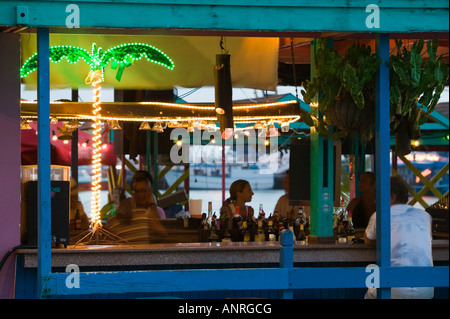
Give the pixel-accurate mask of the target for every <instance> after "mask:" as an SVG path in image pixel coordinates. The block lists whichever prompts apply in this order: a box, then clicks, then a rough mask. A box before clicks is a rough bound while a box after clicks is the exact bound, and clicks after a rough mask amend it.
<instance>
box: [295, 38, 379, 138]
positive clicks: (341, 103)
mask: <svg viewBox="0 0 450 319" xmlns="http://www.w3.org/2000/svg"><path fill="white" fill-rule="evenodd" d="M318 46H319V48H318V50H317V52H316V53H315V55H314V69H315V76H314V77H313V78H312V80H311V81H309V80H306V81H304V82H303V83H302V86H303V88H304V90H302V91H301V92H302V95H303V98H304V101H305V103H307V104H311V103H312V102H315V101H317V102H318V105H319V108H318V109H319V111H320V112H321V113H322V114H323V115H324V116H323V118H322V119H321V118H319V117H318V116H317V114H313V116H311V115H310V114H303V116H302V119H303V121H304V122H305V123H306V124H307V125H309V126H314V127H315V128H316V130H317V132H318V133H319V134H321V135H323V136H329V137H330V138H332V139H335V138H343V137H345V136H347V135H349V134H352V133H354V132H359V133H360V138H362V139H365V140H368V139H370V138H371V137H372V136H373V129H374V124H375V122H374V118H375V116H374V115H375V74H376V72H377V70H378V68H379V66H380V63H381V59H378V58H376V57H375V55H374V54H372V50H371V47H370V46H366V45H364V44H359V43H354V44H353V45H352V46H351V47H349V48H348V49H347V51H346V53H345V56H344V57H342V56H341V55H340V54H339V53H338V52H337V51H336V50H334V49H330V48H326V47H325V41H324V40H323V39H319V40H318ZM330 128H333V129H332V130H330ZM334 128H336V130H334ZM333 130H334V131H333Z"/></svg>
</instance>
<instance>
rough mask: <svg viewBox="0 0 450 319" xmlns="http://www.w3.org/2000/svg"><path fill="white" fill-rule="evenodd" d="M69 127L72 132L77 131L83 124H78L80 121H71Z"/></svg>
mask: <svg viewBox="0 0 450 319" xmlns="http://www.w3.org/2000/svg"><path fill="white" fill-rule="evenodd" d="M67 125H68V126H69V128H70V129H71V130H72V131H75V130H76V129H77V128H78V127H79V126H81V123H80V122H78V120H71V121H70V122H69V123H68V124H67Z"/></svg>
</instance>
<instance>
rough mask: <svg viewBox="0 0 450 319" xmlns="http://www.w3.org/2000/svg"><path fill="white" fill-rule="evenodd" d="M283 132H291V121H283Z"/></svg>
mask: <svg viewBox="0 0 450 319" xmlns="http://www.w3.org/2000/svg"><path fill="white" fill-rule="evenodd" d="M281 132H283V133H287V132H289V122H281Z"/></svg>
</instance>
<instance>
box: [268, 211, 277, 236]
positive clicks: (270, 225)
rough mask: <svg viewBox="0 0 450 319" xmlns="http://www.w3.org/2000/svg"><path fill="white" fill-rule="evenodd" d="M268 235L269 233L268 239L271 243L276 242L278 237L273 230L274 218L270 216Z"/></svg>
mask: <svg viewBox="0 0 450 319" xmlns="http://www.w3.org/2000/svg"><path fill="white" fill-rule="evenodd" d="M267 233H268V235H269V236H268V237H269V238H268V239H269V241H275V239H276V236H275V231H274V229H273V219H272V217H271V216H270V217H269V223H268V229H267Z"/></svg>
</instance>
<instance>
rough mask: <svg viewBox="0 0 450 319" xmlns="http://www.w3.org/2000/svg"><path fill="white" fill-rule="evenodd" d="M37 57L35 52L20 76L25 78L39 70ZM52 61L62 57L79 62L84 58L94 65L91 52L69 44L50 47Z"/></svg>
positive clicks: (57, 61) (21, 69) (60, 59)
mask: <svg viewBox="0 0 450 319" xmlns="http://www.w3.org/2000/svg"><path fill="white" fill-rule="evenodd" d="M37 57H38V54H37V53H35V54H33V55H32V56H31V57H30V58H29V59H28V60H27V61H26V62H25V63H24V64H23V66H22V67H21V68H20V77H21V78H24V77H26V76H27V75H28V74H30V73H31V72H33V71H36V70H37V65H38V62H37ZM49 58H50V61H52V62H54V63H59V62H61V61H62V59H64V58H65V59H66V60H67V61H68V62H69V63H77V62H78V61H79V60H80V59H83V60H84V61H85V62H86V63H87V64H88V65H90V66H91V65H92V59H91V56H90V55H89V52H88V51H86V50H85V49H83V48H79V47H74V46H69V45H57V46H52V47H50V48H49Z"/></svg>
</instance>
